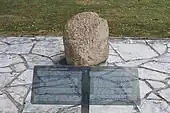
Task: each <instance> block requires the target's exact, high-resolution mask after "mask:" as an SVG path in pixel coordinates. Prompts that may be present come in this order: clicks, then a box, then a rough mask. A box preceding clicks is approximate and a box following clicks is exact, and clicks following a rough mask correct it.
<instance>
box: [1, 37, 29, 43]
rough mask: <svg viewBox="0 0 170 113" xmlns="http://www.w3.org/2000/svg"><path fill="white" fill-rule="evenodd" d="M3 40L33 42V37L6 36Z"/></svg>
mask: <svg viewBox="0 0 170 113" xmlns="http://www.w3.org/2000/svg"><path fill="white" fill-rule="evenodd" d="M2 41H4V42H7V43H9V44H23V43H31V39H30V38H28V37H6V38H3V39H2Z"/></svg>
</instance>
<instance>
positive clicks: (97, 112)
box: [89, 105, 135, 113]
mask: <svg viewBox="0 0 170 113" xmlns="http://www.w3.org/2000/svg"><path fill="white" fill-rule="evenodd" d="M89 111H90V113H113V112H114V113H133V112H135V110H134V109H133V106H118V105H117V106H112V105H109V106H102V105H92V106H90V110H89Z"/></svg>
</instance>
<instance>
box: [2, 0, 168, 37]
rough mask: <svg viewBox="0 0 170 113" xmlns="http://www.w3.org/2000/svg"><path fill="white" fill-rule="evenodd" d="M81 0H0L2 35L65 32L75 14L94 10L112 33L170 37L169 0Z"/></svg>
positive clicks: (113, 34)
mask: <svg viewBox="0 0 170 113" xmlns="http://www.w3.org/2000/svg"><path fill="white" fill-rule="evenodd" d="M82 1H83V0H0V35H62V31H63V26H64V25H65V24H66V22H67V20H68V19H70V18H71V17H72V16H73V15H75V14H77V13H79V12H83V11H94V12H97V13H98V14H99V15H100V16H101V17H103V18H105V19H107V20H108V23H109V29H110V35H111V36H120V35H123V36H147V37H170V0H140V1H138V0H91V1H90V0H89V1H90V2H88V3H86V2H85V3H83V2H82ZM84 1H85V0H84ZM86 1H87V0H86ZM97 1H98V2H97Z"/></svg>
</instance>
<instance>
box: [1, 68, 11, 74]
mask: <svg viewBox="0 0 170 113" xmlns="http://www.w3.org/2000/svg"><path fill="white" fill-rule="evenodd" d="M10 72H12V70H11V68H10V67H3V68H1V67H0V73H10Z"/></svg>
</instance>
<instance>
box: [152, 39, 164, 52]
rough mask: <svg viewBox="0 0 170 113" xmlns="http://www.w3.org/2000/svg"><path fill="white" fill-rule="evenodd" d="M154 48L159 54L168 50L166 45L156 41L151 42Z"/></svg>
mask: <svg viewBox="0 0 170 113" xmlns="http://www.w3.org/2000/svg"><path fill="white" fill-rule="evenodd" d="M150 45H151V46H152V47H153V49H155V50H156V51H157V52H158V53H159V54H163V53H164V52H165V51H166V48H167V47H166V45H164V44H161V43H158V42H155V43H153V44H150Z"/></svg>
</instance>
